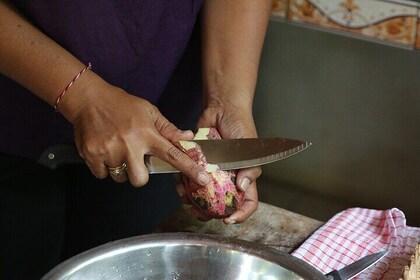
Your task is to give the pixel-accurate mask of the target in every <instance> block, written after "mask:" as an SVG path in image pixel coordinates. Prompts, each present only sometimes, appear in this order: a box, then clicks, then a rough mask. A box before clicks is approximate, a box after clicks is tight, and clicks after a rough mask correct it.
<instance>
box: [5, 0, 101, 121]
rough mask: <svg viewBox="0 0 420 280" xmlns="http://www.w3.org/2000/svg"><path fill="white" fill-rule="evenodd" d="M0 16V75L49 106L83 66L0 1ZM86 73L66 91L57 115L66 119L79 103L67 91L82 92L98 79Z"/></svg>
mask: <svg viewBox="0 0 420 280" xmlns="http://www.w3.org/2000/svg"><path fill="white" fill-rule="evenodd" d="M0 15H1V17H0V73H1V74H3V75H5V76H7V77H9V78H11V79H13V80H15V81H16V82H18V83H19V84H21V85H22V86H24V87H25V88H27V89H28V90H30V91H31V92H33V93H34V94H35V95H37V96H38V97H40V98H42V99H43V100H44V101H46V102H47V103H48V104H50V105H53V104H54V103H55V100H56V98H57V96H58V95H59V94H60V93H61V92H62V91H63V89H64V88H65V87H66V86H67V84H69V82H70V80H71V79H72V78H73V77H74V76H75V74H76V73H78V72H79V71H80V70H81V69H83V68H84V67H85V65H84V64H83V63H82V62H80V61H79V60H78V59H77V58H76V57H74V56H73V55H72V54H70V53H69V52H68V51H66V50H65V49H64V48H62V47H61V46H59V45H58V44H57V43H55V42H54V41H53V40H51V39H50V38H48V37H47V36H46V35H45V34H43V33H42V32H41V31H39V30H38V29H37V28H35V27H34V26H33V25H32V24H31V23H30V22H29V21H28V20H26V19H25V18H24V17H23V16H22V15H21V14H20V13H19V12H18V11H17V10H16V9H14V7H13V6H12V5H11V4H10V3H9V2H8V1H4V0H0ZM88 72H89V71H88ZM88 72H86V74H83V75H84V76H83V79H82V78H80V80H78V81H77V82H76V83H75V84H74V86H72V87H71V88H70V89H69V93H67V95H66V96H65V98H63V101H62V102H61V103H60V111H61V112H62V113H63V114H64V115H65V117H67V118H68V119H71V118H72V115H73V113H74V111H75V110H76V107H77V106H79V105H78V104H77V103H80V102H79V101H81V100H78V99H79V98H80V97H81V96H80V95H78V96H72V95H73V94H71V95H70V91H73V92H77V91H82V88H84V87H87V83H88V82H91V81H92V80H98V79H99V77H97V76H96V75H95V74H93V73H88ZM86 76H88V77H89V78H87V77H86ZM76 101H77V102H76Z"/></svg>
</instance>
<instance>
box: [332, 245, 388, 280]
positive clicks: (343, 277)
mask: <svg viewBox="0 0 420 280" xmlns="http://www.w3.org/2000/svg"><path fill="white" fill-rule="evenodd" d="M387 253H388V251H381V252H378V253H374V254H371V255H367V256H364V257H363V258H361V259H359V260H357V261H355V262H354V263H351V264H349V265H348V266H345V267H343V268H342V269H339V270H333V271H331V272H329V273H327V274H326V275H325V276H327V278H328V279H330V280H348V279H351V278H353V277H355V276H357V275H358V274H359V273H361V272H362V271H364V270H365V269H368V268H369V267H371V266H372V265H374V264H375V263H376V262H378V261H379V260H380V259H382V258H383V257H384V256H385V255H386V254H387Z"/></svg>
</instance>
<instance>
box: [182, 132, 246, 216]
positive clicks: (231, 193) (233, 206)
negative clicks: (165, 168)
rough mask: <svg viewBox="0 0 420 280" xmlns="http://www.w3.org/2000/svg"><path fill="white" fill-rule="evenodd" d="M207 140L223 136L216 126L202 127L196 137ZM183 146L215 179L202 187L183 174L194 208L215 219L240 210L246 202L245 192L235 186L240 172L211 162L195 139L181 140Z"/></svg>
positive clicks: (186, 189) (187, 193) (187, 192)
mask: <svg viewBox="0 0 420 280" xmlns="http://www.w3.org/2000/svg"><path fill="white" fill-rule="evenodd" d="M203 139H221V137H220V134H219V132H218V131H217V130H216V129H215V128H200V129H198V131H197V133H196V134H195V137H194V140H203ZM180 145H181V147H182V149H183V150H184V152H185V153H186V154H187V155H188V156H189V157H190V158H192V159H193V160H194V161H195V162H196V163H197V164H199V165H201V166H202V167H204V169H205V170H206V172H207V173H208V174H209V175H210V178H211V179H210V183H209V184H207V185H206V186H204V187H198V186H197V185H196V184H195V183H194V182H192V181H191V180H190V179H189V178H188V177H186V176H184V177H183V178H184V187H185V192H186V195H187V196H188V198H189V200H190V201H191V203H192V205H193V207H194V208H195V209H196V210H197V211H198V212H199V213H201V214H202V215H204V216H206V217H209V218H214V219H221V218H225V217H228V216H230V215H231V214H233V213H234V212H235V211H236V210H238V209H239V208H240V207H241V205H242V204H243V202H244V192H242V191H240V190H238V189H237V187H236V185H235V182H236V173H237V172H236V171H234V170H230V171H224V170H221V169H220V168H219V167H218V166H217V165H216V164H210V163H208V162H207V160H206V157H205V155H204V154H203V152H202V150H201V148H200V146H199V145H198V144H197V143H195V142H190V141H189V142H185V141H181V142H180Z"/></svg>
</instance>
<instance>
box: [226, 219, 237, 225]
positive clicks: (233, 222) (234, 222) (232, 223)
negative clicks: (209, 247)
mask: <svg viewBox="0 0 420 280" xmlns="http://www.w3.org/2000/svg"><path fill="white" fill-rule="evenodd" d="M227 222H228V224H229V225H234V224H236V221H235V220H232V219H228V221H227Z"/></svg>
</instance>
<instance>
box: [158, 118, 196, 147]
mask: <svg viewBox="0 0 420 280" xmlns="http://www.w3.org/2000/svg"><path fill="white" fill-rule="evenodd" d="M155 126H156V129H157V130H158V131H159V133H160V134H161V135H162V136H163V137H165V138H166V139H168V140H169V141H171V142H178V141H180V140H192V139H193V138H194V133H193V132H192V131H191V130H181V129H179V128H177V127H176V126H175V125H174V124H173V123H171V122H170V121H168V119H166V118H165V117H164V116H163V115H161V114H160V113H157V116H156V121H155Z"/></svg>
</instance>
